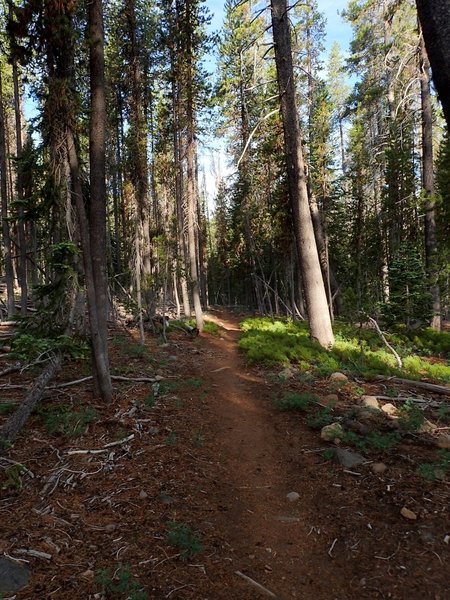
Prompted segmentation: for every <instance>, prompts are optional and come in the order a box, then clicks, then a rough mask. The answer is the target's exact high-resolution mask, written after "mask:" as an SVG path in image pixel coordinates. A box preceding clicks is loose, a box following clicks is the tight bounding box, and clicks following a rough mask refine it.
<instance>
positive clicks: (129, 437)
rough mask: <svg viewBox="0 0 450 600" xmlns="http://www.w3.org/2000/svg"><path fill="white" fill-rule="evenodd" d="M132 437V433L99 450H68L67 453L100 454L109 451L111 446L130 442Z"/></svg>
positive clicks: (69, 454) (70, 454)
mask: <svg viewBox="0 0 450 600" xmlns="http://www.w3.org/2000/svg"><path fill="white" fill-rule="evenodd" d="M132 439H134V433H132V434H131V435H129V436H127V437H126V438H124V439H123V440H119V441H117V442H110V443H109V444H105V445H104V446H103V448H100V449H99V450H68V452H67V455H68V456H72V455H73V454H100V453H102V452H109V449H110V448H112V447H113V446H120V445H121V444H126V443H127V442H130V441H131V440H132Z"/></svg>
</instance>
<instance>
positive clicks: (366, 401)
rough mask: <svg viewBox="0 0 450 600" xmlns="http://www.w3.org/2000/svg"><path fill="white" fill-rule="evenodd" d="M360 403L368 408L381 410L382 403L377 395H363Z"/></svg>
mask: <svg viewBox="0 0 450 600" xmlns="http://www.w3.org/2000/svg"><path fill="white" fill-rule="evenodd" d="M360 405H361V406H365V407H366V408H373V409H375V410H380V404H379V402H378V400H377V397H376V396H361V400H360Z"/></svg>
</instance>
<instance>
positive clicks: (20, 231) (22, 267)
mask: <svg viewBox="0 0 450 600" xmlns="http://www.w3.org/2000/svg"><path fill="white" fill-rule="evenodd" d="M12 72H13V86H14V115H15V122H16V159H17V180H16V188H17V200H18V210H17V214H18V217H19V218H18V221H17V240H18V243H19V247H18V253H19V269H18V271H19V273H18V275H19V283H20V294H21V295H20V308H21V313H22V315H26V314H27V304H28V284H27V244H26V235H25V223H24V220H23V204H22V202H23V197H24V194H23V177H22V164H21V163H20V159H21V157H22V118H21V112H20V90H19V75H18V71H17V63H16V61H15V60H14V61H13V66H12Z"/></svg>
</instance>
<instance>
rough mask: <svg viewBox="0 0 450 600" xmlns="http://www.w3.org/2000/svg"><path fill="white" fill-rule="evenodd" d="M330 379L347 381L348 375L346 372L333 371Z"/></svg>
mask: <svg viewBox="0 0 450 600" xmlns="http://www.w3.org/2000/svg"><path fill="white" fill-rule="evenodd" d="M330 381H337V382H338V383H347V381H348V377H347V375H344V373H339V372H336V373H331V375H330Z"/></svg>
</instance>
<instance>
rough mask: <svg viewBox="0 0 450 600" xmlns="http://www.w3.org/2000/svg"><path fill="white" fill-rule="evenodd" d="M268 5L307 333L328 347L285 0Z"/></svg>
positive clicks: (331, 339)
mask: <svg viewBox="0 0 450 600" xmlns="http://www.w3.org/2000/svg"><path fill="white" fill-rule="evenodd" d="M271 7H272V29H273V40H274V45H275V63H276V68H277V79H278V87H279V94H280V105H281V115H282V120H283V130H284V144H285V154H286V167H287V177H288V185H289V194H290V199H291V204H292V213H293V221H294V223H293V225H294V233H295V239H296V243H297V252H298V254H299V260H300V265H301V271H302V279H303V285H304V290H305V298H306V308H307V313H308V318H309V326H310V335H311V338H312V339H314V340H317V342H319V344H321V345H322V346H324V347H329V346H331V345H332V344H333V343H334V336H333V330H332V327H331V319H330V313H329V310H328V303H327V296H326V293H325V286H324V282H323V278H322V272H321V269H320V262H319V256H318V252H317V245H316V240H315V237H314V229H313V225H312V220H311V213H310V209H309V202H308V190H307V182H306V175H305V166H304V159H303V152H302V146H301V132H300V124H299V120H298V113H297V106H296V99H295V84H294V70H293V65H292V50H291V38H290V26H289V16H288V7H287V2H286V0H271Z"/></svg>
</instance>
